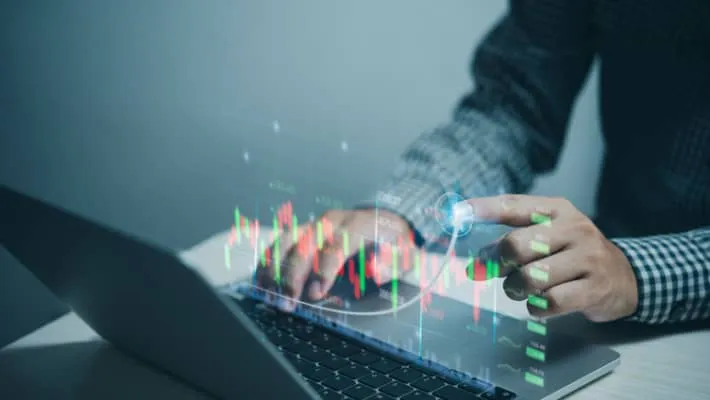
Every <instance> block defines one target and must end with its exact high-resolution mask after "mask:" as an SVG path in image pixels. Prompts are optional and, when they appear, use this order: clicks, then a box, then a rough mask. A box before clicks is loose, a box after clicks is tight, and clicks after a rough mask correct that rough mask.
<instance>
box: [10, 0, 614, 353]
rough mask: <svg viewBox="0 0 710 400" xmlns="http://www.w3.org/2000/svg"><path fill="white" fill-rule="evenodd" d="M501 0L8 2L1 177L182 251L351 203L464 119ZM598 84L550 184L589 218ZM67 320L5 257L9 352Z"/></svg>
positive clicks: (592, 83)
mask: <svg viewBox="0 0 710 400" xmlns="http://www.w3.org/2000/svg"><path fill="white" fill-rule="evenodd" d="M506 8H507V4H506V1H505V0H476V1H472V0H445V1H436V2H434V1H429V0H390V1H386V2H383V1H379V0H358V1H347V0H295V1H294V0H258V1H248V0H234V1H194V0H170V1H164V0H163V1H158V0H124V1H120V2H102V1H91V0H64V1H50V0H46V1H39V0H24V1H21V0H12V1H10V0H5V1H3V2H2V3H1V4H0V182H2V183H5V184H7V185H9V186H10V187H13V188H15V189H18V190H20V191H23V192H25V193H28V194H31V195H34V196H37V197H40V198H42V199H45V200H47V201H50V202H52V203H54V204H57V205H60V206H62V207H65V208H67V209H69V210H72V211H74V212H77V213H79V214H81V215H84V216H86V217H89V218H92V219H95V220H98V221H100V222H103V223H105V224H107V225H109V226H112V227H114V228H118V229H120V230H123V231H125V232H128V233H131V234H134V235H138V236H140V237H142V238H144V239H147V240H150V241H152V242H154V243H157V244H160V245H163V246H168V247H170V248H173V249H175V250H180V249H186V248H189V247H191V246H192V245H194V244H196V243H198V242H200V241H202V240H204V239H206V238H207V237H209V236H211V235H213V234H215V233H217V232H221V231H224V230H226V229H228V227H229V225H230V223H231V222H232V218H233V210H234V207H235V206H237V205H241V206H242V207H246V208H245V209H253V207H252V206H251V205H252V204H254V203H255V199H259V198H261V197H264V196H268V195H269V193H270V192H272V191H273V190H274V188H275V187H278V188H279V190H281V191H286V192H289V195H291V196H292V197H293V198H294V199H296V201H299V199H300V201H310V200H312V199H313V198H315V197H317V198H320V199H324V198H325V199H328V200H323V201H325V202H330V203H338V202H340V203H342V204H343V205H345V206H347V205H349V204H352V203H355V202H357V201H360V200H362V199H364V198H366V197H369V196H370V195H371V194H372V192H373V191H374V190H375V188H376V186H377V185H378V184H381V183H382V182H383V181H384V180H385V178H386V176H387V174H388V173H389V171H390V170H391V169H392V167H393V165H394V163H395V162H396V161H397V157H398V155H399V154H400V153H401V152H402V151H403V149H404V148H405V147H406V146H407V144H408V143H409V142H410V141H412V140H413V139H415V138H416V137H417V136H418V135H420V134H421V133H422V132H424V131H425V130H428V129H431V128H432V127H434V126H435V125H437V124H440V123H442V122H446V121H447V120H448V119H449V117H450V114H451V111H452V108H453V106H454V105H455V104H456V102H457V101H458V100H459V98H460V96H461V95H463V94H464V92H466V91H468V90H469V89H470V87H471V80H470V77H469V75H468V65H469V62H470V58H471V55H472V52H473V49H474V47H475V46H476V44H477V43H478V42H479V41H480V40H481V39H482V37H483V35H484V34H485V33H486V31H487V30H488V29H489V28H490V27H491V25H492V24H494V23H495V22H496V20H497V19H498V18H500V17H501V15H502V14H503V13H504V12H505V10H506ZM596 86H597V78H596V69H595V70H594V72H593V73H592V75H591V76H590V79H589V80H588V82H587V85H586V87H585V89H584V92H583V93H582V95H581V97H580V98H579V101H578V104H577V107H576V109H575V115H574V118H573V119H572V123H571V125H570V138H569V140H568V142H567V144H566V148H565V151H564V153H563V156H562V161H561V164H560V167H559V169H558V170H557V171H556V172H555V173H554V174H552V175H550V176H546V177H543V178H541V179H539V181H538V183H537V185H536V189H535V192H536V193H540V194H545V195H557V196H565V197H568V198H569V199H570V200H572V202H573V203H575V204H576V205H577V206H578V207H579V208H580V209H581V210H582V211H585V212H587V213H589V214H593V213H594V208H593V198H594V196H593V195H594V192H595V190H596V183H597V175H598V166H599V163H600V159H601V158H600V157H601V151H602V143H601V138H600V135H599V124H598V121H597V104H596V103H597V98H596ZM1 206H2V205H0V207H1ZM247 206H248V207H247ZM249 207H252V208H249ZM47 240H51V238H47ZM38 251H41V245H38ZM66 311H67V310H66V308H65V307H64V306H63V305H62V304H60V303H59V302H58V301H57V300H56V299H54V297H53V296H52V295H51V294H50V293H49V292H48V291H47V290H46V289H45V288H44V287H43V286H42V285H41V284H40V283H39V282H38V281H37V280H36V279H34V277H33V276H32V275H31V274H30V273H29V272H28V271H27V270H25V269H24V267H22V266H21V265H20V264H19V263H17V262H16V261H15V260H13V259H12V258H11V256H9V254H7V253H6V252H5V251H4V250H2V248H0V347H2V346H3V345H5V344H7V343H9V342H11V341H13V340H15V339H16V338H18V337H20V336H22V335H24V334H26V333H28V332H30V331H32V330H34V329H36V328H37V327H39V326H40V325H42V324H43V323H46V322H47V321H50V320H52V319H53V318H56V317H57V316H59V315H61V314H62V313H64V312H66Z"/></svg>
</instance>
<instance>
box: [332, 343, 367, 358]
mask: <svg viewBox="0 0 710 400" xmlns="http://www.w3.org/2000/svg"><path fill="white" fill-rule="evenodd" d="M328 350H330V352H331V353H333V354H337V355H339V356H340V357H350V356H352V355H353V354H355V353H358V352H359V351H360V348H358V347H356V346H353V345H352V344H351V343H348V342H346V341H345V340H338V341H337V342H336V343H335V344H334V345H332V347H328Z"/></svg>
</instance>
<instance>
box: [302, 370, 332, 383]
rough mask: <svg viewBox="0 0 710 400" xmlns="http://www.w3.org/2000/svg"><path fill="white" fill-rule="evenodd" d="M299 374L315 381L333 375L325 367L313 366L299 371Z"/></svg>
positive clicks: (320, 380)
mask: <svg viewBox="0 0 710 400" xmlns="http://www.w3.org/2000/svg"><path fill="white" fill-rule="evenodd" d="M301 374H302V375H303V376H305V377H306V378H308V379H311V380H314V381H316V382H322V381H324V380H326V379H330V378H332V377H334V376H335V374H334V373H333V372H332V371H331V370H329V369H328V368H325V367H315V368H313V369H311V370H305V371H301Z"/></svg>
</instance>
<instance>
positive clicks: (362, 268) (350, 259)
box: [224, 202, 499, 321]
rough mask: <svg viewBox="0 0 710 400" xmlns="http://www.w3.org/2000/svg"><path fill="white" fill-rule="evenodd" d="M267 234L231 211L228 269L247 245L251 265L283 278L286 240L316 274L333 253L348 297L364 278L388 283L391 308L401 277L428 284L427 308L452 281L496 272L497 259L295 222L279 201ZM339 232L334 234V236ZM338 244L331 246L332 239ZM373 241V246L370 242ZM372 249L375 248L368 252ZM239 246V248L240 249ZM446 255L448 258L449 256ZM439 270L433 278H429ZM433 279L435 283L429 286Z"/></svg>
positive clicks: (360, 289) (363, 287) (362, 287)
mask: <svg viewBox="0 0 710 400" xmlns="http://www.w3.org/2000/svg"><path fill="white" fill-rule="evenodd" d="M269 228H270V229H269V230H268V234H264V231H265V229H264V228H263V224H262V223H261V222H260V221H259V220H258V219H249V218H248V217H246V216H245V215H244V214H243V213H242V212H241V210H240V209H239V208H235V210H234V223H233V224H232V226H231V229H230V232H229V235H228V239H227V242H226V243H225V245H224V250H225V265H226V267H227V268H231V252H232V251H233V249H234V248H235V247H236V246H240V247H241V246H243V245H245V244H247V245H248V247H247V248H248V251H250V252H251V253H252V257H253V260H254V268H255V269H256V268H264V267H265V266H267V265H268V266H271V268H272V269H273V276H274V280H275V281H276V282H277V283H278V282H280V281H281V279H282V278H283V277H282V275H283V271H282V269H283V262H284V260H282V258H283V256H282V253H283V251H284V250H285V249H282V248H281V247H282V244H283V243H284V242H285V241H286V240H288V242H289V243H291V244H293V248H294V249H295V251H296V253H297V254H298V255H299V256H300V257H302V258H304V259H308V258H310V259H311V264H312V265H311V268H312V272H313V274H316V275H318V274H319V272H320V268H321V266H320V263H321V258H322V257H324V256H331V255H334V256H335V259H336V260H338V261H337V262H338V264H339V265H340V266H341V268H340V269H339V270H338V279H345V280H347V282H348V283H349V284H350V286H351V287H352V290H353V293H352V296H353V297H354V298H355V299H360V298H361V296H362V295H363V293H365V292H366V291H367V289H368V288H367V282H371V284H372V283H374V284H375V285H376V286H378V287H379V286H381V285H382V284H383V283H384V282H389V283H390V285H391V306H392V308H395V309H396V308H397V307H398V302H399V296H398V293H397V292H398V290H397V287H398V283H399V281H400V280H401V279H402V277H404V276H405V275H409V276H410V277H412V278H413V279H415V280H416V281H417V282H418V283H419V286H420V289H421V290H425V289H426V288H428V287H430V286H431V289H430V290H429V291H428V292H427V293H424V295H423V296H422V298H421V307H423V309H424V310H425V311H426V310H427V309H428V305H429V304H430V303H431V296H432V292H433V293H436V294H439V295H445V294H446V292H447V291H448V290H449V288H451V287H452V285H455V286H460V285H462V284H463V283H465V282H467V281H469V280H476V281H485V282H486V283H487V284H488V283H489V282H490V280H491V279H492V278H495V277H497V276H498V271H499V266H498V263H496V262H494V261H491V260H488V261H486V262H483V261H481V260H480V259H479V258H477V257H474V256H473V255H468V257H467V259H465V260H464V261H463V262H461V261H459V262H458V263H456V262H454V258H456V255H455V254H445V255H441V254H430V253H428V252H426V251H424V250H421V249H417V248H415V247H414V246H412V245H409V243H411V242H413V239H411V238H410V239H409V240H407V238H405V237H399V238H397V239H396V241H395V242H394V243H388V242H384V241H377V240H376V238H374V234H373V235H366V234H363V233H352V232H348V231H338V232H336V230H335V229H334V227H333V224H332V222H330V221H329V220H328V219H326V218H321V219H319V220H317V221H314V222H313V223H309V224H304V225H299V218H298V217H297V216H296V214H295V213H294V210H293V204H292V203H291V202H285V203H283V204H282V205H281V206H280V207H278V209H277V210H276V212H275V213H274V215H273V217H272V219H271V224H270V227H269ZM336 235H337V237H336ZM336 242H337V243H338V244H339V245H340V246H331V245H332V244H333V243H336ZM373 243H374V245H373ZM368 247H369V248H374V249H375V250H374V251H372V250H369V249H368ZM242 248H243V247H242ZM447 258H449V259H448V260H447ZM447 261H448V262H449V263H450V264H454V265H455V264H458V266H459V267H458V268H446V270H444V271H442V268H443V267H444V265H443V264H444V263H446V262H447ZM440 272H441V276H440V277H439V279H437V280H436V282H432V281H433V279H434V278H435V277H436V276H437V275H438V274H439V273H440ZM432 283H433V285H432ZM479 288H480V285H477V286H475V287H474V289H475V290H474V293H473V296H474V299H473V303H474V307H473V319H474V321H477V320H478V317H479V313H480V311H479V308H478V303H479V296H480V290H478V289H479Z"/></svg>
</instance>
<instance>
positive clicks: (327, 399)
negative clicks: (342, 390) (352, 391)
mask: <svg viewBox="0 0 710 400" xmlns="http://www.w3.org/2000/svg"><path fill="white" fill-rule="evenodd" d="M318 394H319V395H320V398H321V399H323V400H342V399H343V395H342V394H338V393H337V392H336V391H334V390H330V389H323V390H319V391H318Z"/></svg>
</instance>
